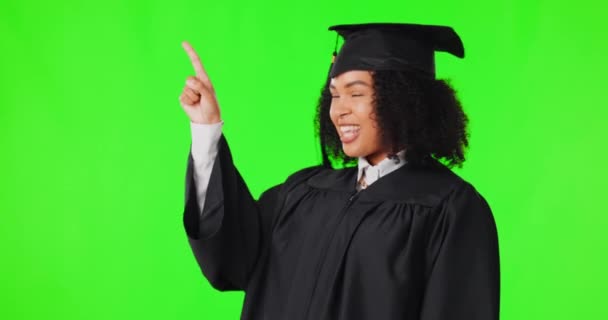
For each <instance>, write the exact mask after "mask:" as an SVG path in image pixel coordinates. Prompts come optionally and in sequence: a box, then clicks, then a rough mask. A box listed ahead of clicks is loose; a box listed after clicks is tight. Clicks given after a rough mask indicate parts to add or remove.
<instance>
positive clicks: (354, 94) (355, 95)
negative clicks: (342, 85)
mask: <svg viewBox="0 0 608 320" xmlns="http://www.w3.org/2000/svg"><path fill="white" fill-rule="evenodd" d="M351 97H363V95H362V94H360V93H353V94H352V95H351Z"/></svg>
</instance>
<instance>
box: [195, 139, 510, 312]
mask: <svg viewBox="0 0 608 320" xmlns="http://www.w3.org/2000/svg"><path fill="white" fill-rule="evenodd" d="M192 165H193V163H192V156H191V155H190V157H189V160H188V169H187V174H186V203H185V212H184V224H185V229H186V233H187V235H188V239H189V243H190V246H191V248H192V250H193V252H194V255H195V257H196V260H197V262H198V264H199V266H200V268H201V270H202V272H203V274H204V276H205V277H206V278H207V279H208V281H209V282H210V283H211V285H212V286H213V287H214V288H216V289H218V290H222V291H223V290H244V291H245V302H244V306H243V310H242V314H241V319H247V320H261V319H265V320H279V319H280V320H300V319H314V320H319V319H344V320H346V319H348V320H356V319H361V320H364V319H369V320H372V319H373V320H389V319H390V320H394V319H406V320H414V319H421V320H440V319H467V320H481V319H484V320H491V319H498V313H499V285H500V279H499V256H498V240H497V231H496V226H495V222H494V218H493V216H492V212H491V211H490V208H489V206H488V204H487V202H486V201H485V199H484V198H483V197H482V196H481V195H480V194H479V193H477V191H476V190H475V189H474V187H473V186H472V185H471V184H469V183H468V182H466V181H464V180H463V179H461V178H459V177H458V176H457V175H456V174H454V173H452V172H451V171H450V170H449V169H447V168H435V169H420V168H414V167H412V166H410V165H408V164H406V165H404V166H403V167H401V168H399V169H398V170H395V171H393V172H391V173H390V174H388V175H386V176H384V177H382V178H381V179H379V180H378V181H376V182H375V183H374V184H372V185H370V186H369V187H368V188H367V189H365V190H362V191H360V192H358V193H357V192H356V191H355V185H356V179H357V169H356V168H348V169H341V170H333V169H327V168H322V167H320V166H319V167H311V168H306V169H303V170H300V171H298V172H296V173H294V174H293V175H291V176H290V177H289V178H288V179H287V180H286V181H285V182H284V183H282V184H280V185H278V186H275V187H273V188H270V189H269V190H267V191H265V192H264V193H263V194H262V195H261V196H260V198H259V200H257V201H256V200H255V199H254V198H253V197H252V196H251V194H250V192H249V190H248V189H247V186H246V185H245V183H244V181H243V179H242V178H241V176H240V174H239V173H238V171H237V169H236V168H235V167H234V165H233V161H232V157H231V154H230V150H229V148H228V144H227V142H226V140H225V138H224V136H222V137H221V138H220V142H219V145H218V157H217V158H216V161H215V164H214V166H213V169H212V173H211V177H210V181H209V188H208V191H207V195H206V200H205V206H204V209H203V210H200V209H199V207H198V204H197V201H196V191H195V186H194V180H193V166H192Z"/></svg>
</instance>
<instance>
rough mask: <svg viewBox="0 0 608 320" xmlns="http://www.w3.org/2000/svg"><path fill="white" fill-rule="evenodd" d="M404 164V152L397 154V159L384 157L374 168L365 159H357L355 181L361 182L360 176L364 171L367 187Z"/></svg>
mask: <svg viewBox="0 0 608 320" xmlns="http://www.w3.org/2000/svg"><path fill="white" fill-rule="evenodd" d="M405 163H406V161H405V150H401V151H399V152H397V158H389V157H386V158H384V159H383V160H382V161H380V162H379V163H378V164H376V165H375V166H373V165H371V164H370V163H369V162H368V161H367V159H365V157H359V162H358V173H357V181H360V180H361V175H362V174H363V171H365V183H366V184H367V186H369V185H371V184H372V183H374V182H376V181H377V180H378V179H380V178H382V177H383V176H385V175H387V174H389V173H391V172H393V171H395V170H397V169H399V168H401V167H402V166H403V165H404V164H405ZM358 187H359V186H357V188H358Z"/></svg>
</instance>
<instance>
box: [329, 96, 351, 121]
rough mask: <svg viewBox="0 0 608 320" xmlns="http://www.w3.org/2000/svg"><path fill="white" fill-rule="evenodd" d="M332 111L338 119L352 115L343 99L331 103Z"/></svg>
mask: <svg viewBox="0 0 608 320" xmlns="http://www.w3.org/2000/svg"><path fill="white" fill-rule="evenodd" d="M331 109H332V110H333V112H334V114H335V115H336V116H337V117H338V118H343V117H345V116H347V115H349V114H350V113H351V111H352V110H351V108H350V106H349V104H348V103H345V101H344V100H343V99H335V100H334V101H332V103H331Z"/></svg>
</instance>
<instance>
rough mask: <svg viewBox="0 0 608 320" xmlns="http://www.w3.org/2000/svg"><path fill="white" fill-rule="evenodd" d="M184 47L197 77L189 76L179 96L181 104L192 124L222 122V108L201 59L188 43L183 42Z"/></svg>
mask: <svg viewBox="0 0 608 320" xmlns="http://www.w3.org/2000/svg"><path fill="white" fill-rule="evenodd" d="M182 46H183V47H184V49H185V50H186V53H188V56H189V57H190V61H192V66H194V71H195V72H196V76H189V77H188V78H187V79H186V86H185V87H184V90H183V91H182V94H181V95H180V96H179V101H180V104H181V105H182V108H183V109H184V111H185V112H186V114H187V115H188V117H189V118H190V121H192V122H195V123H201V124H212V123H217V122H220V121H221V117H220V108H219V106H218V103H217V99H216V97H215V90H213V85H212V84H211V80H209V77H208V76H207V73H206V72H205V69H204V68H203V65H202V64H201V59H200V58H199V57H198V55H197V54H196V52H195V51H194V48H192V46H191V45H190V44H189V43H188V42H186V41H184V42H182Z"/></svg>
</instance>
